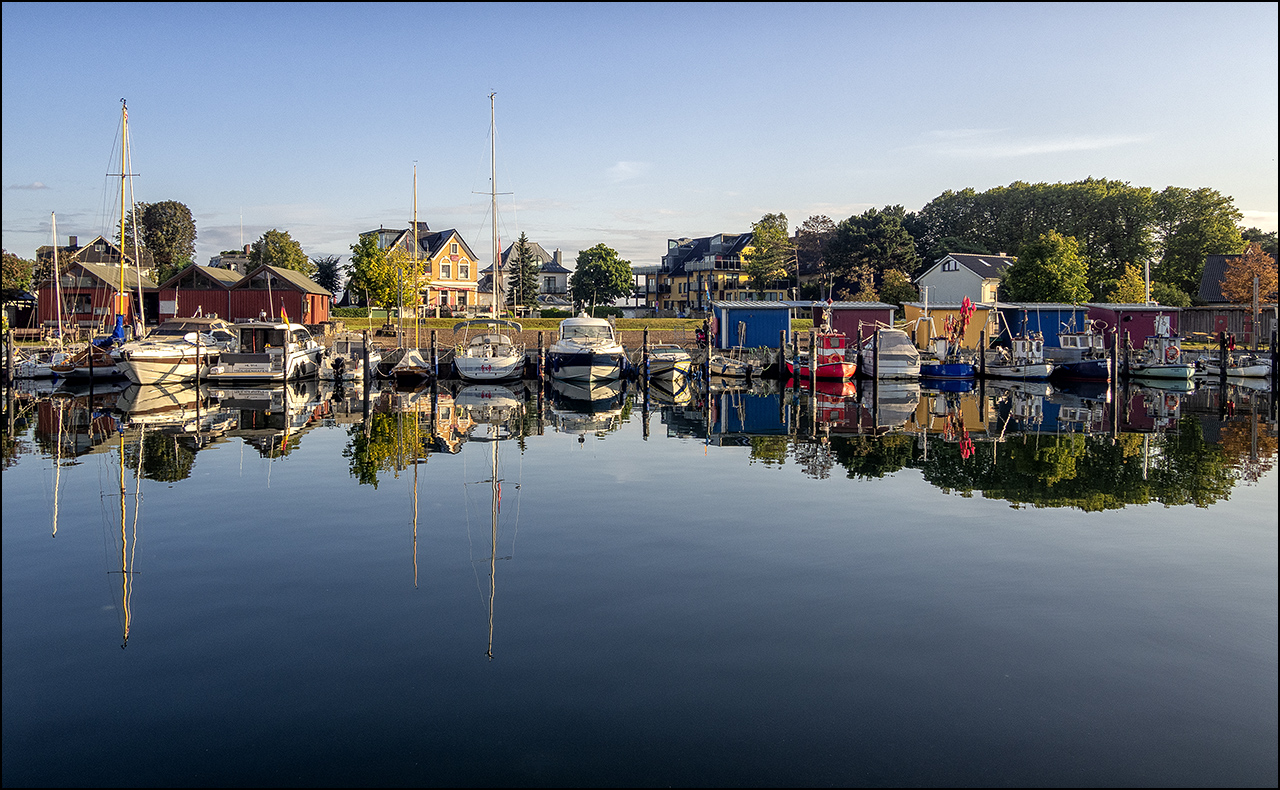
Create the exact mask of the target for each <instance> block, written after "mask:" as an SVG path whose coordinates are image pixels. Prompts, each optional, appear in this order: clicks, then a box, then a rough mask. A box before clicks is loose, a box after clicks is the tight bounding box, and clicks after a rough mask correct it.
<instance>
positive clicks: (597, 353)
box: [547, 313, 627, 381]
mask: <svg viewBox="0 0 1280 790" xmlns="http://www.w3.org/2000/svg"><path fill="white" fill-rule="evenodd" d="M547 367H549V368H550V369H551V377H552V378H555V379H562V380H583V381H602V380H608V379H616V378H620V377H621V376H622V374H623V372H624V371H625V370H626V368H627V355H626V352H625V350H624V349H623V348H622V344H621V343H619V342H618V339H617V336H616V335H615V334H614V331H613V325H612V324H610V323H609V322H608V321H606V320H605V319H603V318H591V317H589V316H587V314H586V313H582V314H581V315H579V316H578V317H576V318H566V319H565V320H563V321H561V322H560V336H559V338H557V340H556V342H554V343H552V344H551V347H550V348H549V349H547Z"/></svg>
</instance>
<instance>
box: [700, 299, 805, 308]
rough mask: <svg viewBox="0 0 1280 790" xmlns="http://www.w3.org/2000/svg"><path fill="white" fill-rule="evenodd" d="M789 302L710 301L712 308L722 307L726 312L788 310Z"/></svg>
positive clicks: (790, 305)
mask: <svg viewBox="0 0 1280 790" xmlns="http://www.w3.org/2000/svg"><path fill="white" fill-rule="evenodd" d="M792 304H793V303H791V302H750V301H746V300H742V301H724V302H717V301H715V300H712V302H711V306H712V307H722V308H724V309H726V310H790V309H791V307H792Z"/></svg>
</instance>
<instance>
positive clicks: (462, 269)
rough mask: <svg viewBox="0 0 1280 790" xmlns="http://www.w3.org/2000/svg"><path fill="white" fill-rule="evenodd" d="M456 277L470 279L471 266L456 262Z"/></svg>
mask: <svg viewBox="0 0 1280 790" xmlns="http://www.w3.org/2000/svg"><path fill="white" fill-rule="evenodd" d="M458 279H459V280H470V279H471V266H470V265H469V264H466V263H460V264H458Z"/></svg>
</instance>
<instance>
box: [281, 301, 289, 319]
mask: <svg viewBox="0 0 1280 790" xmlns="http://www.w3.org/2000/svg"><path fill="white" fill-rule="evenodd" d="M280 320H281V321H282V322H284V323H286V324H287V323H289V314H288V313H286V312H285V311H284V302H281V303H280Z"/></svg>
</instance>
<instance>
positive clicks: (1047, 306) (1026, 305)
mask: <svg viewBox="0 0 1280 790" xmlns="http://www.w3.org/2000/svg"><path fill="white" fill-rule="evenodd" d="M996 306H997V307H1001V308H1003V307H1008V308H1011V309H1015V310H1034V311H1040V310H1083V309H1085V307H1086V305H1082V304H1054V303H1052V302H1000V303H999V304H997V305H996Z"/></svg>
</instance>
